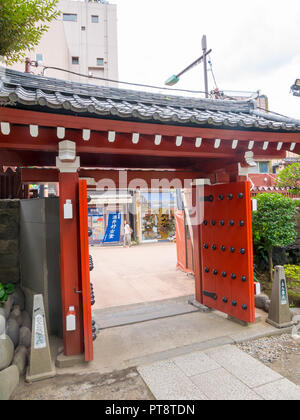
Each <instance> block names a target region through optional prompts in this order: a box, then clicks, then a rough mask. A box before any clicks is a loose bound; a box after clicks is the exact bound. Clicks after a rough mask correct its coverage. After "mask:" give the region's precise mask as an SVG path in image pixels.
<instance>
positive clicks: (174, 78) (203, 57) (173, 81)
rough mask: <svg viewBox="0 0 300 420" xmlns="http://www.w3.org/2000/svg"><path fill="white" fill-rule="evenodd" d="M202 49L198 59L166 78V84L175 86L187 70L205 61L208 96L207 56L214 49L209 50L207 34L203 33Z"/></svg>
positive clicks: (205, 83)
mask: <svg viewBox="0 0 300 420" xmlns="http://www.w3.org/2000/svg"><path fill="white" fill-rule="evenodd" d="M202 51H203V55H201V57H199V58H198V59H197V60H196V61H194V62H193V63H192V64H190V65H189V66H188V67H186V68H185V69H184V70H182V71H181V72H180V73H178V74H176V75H175V74H174V75H173V76H171V77H169V79H168V80H166V82H165V85H167V86H174V85H175V84H176V83H178V82H179V80H180V76H182V75H183V74H184V73H186V72H187V71H189V70H191V69H192V68H193V67H195V66H197V65H198V64H200V63H201V62H202V61H203V65H204V86H205V97H206V98H208V80H207V60H206V59H207V56H208V55H209V54H210V53H211V51H212V50H208V51H207V40H206V35H203V38H202Z"/></svg>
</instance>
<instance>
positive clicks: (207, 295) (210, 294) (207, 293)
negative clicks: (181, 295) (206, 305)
mask: <svg viewBox="0 0 300 420" xmlns="http://www.w3.org/2000/svg"><path fill="white" fill-rule="evenodd" d="M202 294H203V295H204V296H206V297H209V298H210V299H213V300H217V299H218V295H217V294H216V293H212V292H206V291H203V292H202Z"/></svg>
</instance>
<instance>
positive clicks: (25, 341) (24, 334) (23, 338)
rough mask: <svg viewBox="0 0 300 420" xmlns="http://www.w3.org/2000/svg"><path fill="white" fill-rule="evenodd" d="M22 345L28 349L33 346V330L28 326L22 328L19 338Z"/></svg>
mask: <svg viewBox="0 0 300 420" xmlns="http://www.w3.org/2000/svg"><path fill="white" fill-rule="evenodd" d="M19 344H20V346H24V347H26V348H27V349H29V347H30V346H31V331H30V329H29V328H27V327H21V328H20V339H19Z"/></svg>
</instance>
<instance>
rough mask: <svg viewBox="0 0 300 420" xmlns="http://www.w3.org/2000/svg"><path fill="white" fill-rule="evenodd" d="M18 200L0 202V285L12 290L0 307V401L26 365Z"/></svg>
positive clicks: (27, 344) (27, 325) (27, 319)
mask: <svg viewBox="0 0 300 420" xmlns="http://www.w3.org/2000/svg"><path fill="white" fill-rule="evenodd" d="M19 238H20V201H19V200H0V282H1V283H3V284H7V283H13V284H14V285H15V291H14V293H13V294H11V295H10V296H9V297H8V300H7V302H4V303H3V304H0V400H7V399H9V398H10V396H11V394H12V392H13V391H14V389H15V388H16V387H17V385H18V384H19V378H20V375H23V374H24V373H25V370H26V366H27V363H28V357H29V351H30V345H31V319H30V316H29V314H28V313H27V312H26V311H25V297H24V293H23V291H22V290H21V288H20V255H19V252H20V239H19Z"/></svg>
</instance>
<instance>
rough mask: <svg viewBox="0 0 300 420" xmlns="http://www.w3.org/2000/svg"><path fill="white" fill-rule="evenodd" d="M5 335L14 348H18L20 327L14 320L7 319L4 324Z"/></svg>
mask: <svg viewBox="0 0 300 420" xmlns="http://www.w3.org/2000/svg"><path fill="white" fill-rule="evenodd" d="M6 334H7V335H8V336H9V337H10V339H11V341H12V342H13V343H14V346H15V348H16V347H18V345H19V341H20V327H19V324H18V323H17V321H16V320H15V319H14V318H8V320H7V323H6Z"/></svg>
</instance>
